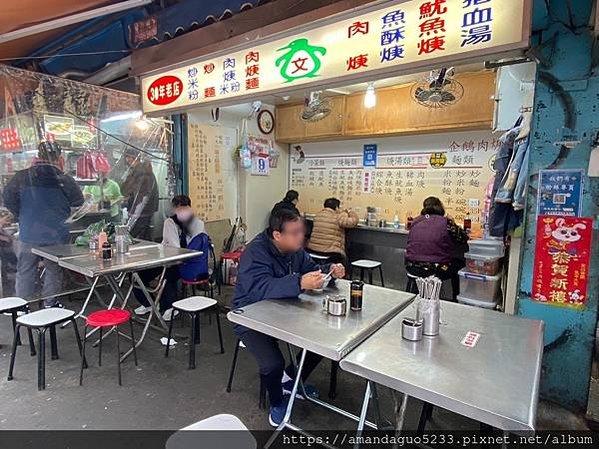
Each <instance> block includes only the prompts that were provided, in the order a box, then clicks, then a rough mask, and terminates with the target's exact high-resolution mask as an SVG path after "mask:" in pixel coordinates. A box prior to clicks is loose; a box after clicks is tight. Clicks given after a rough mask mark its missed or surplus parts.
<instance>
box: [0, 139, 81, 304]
mask: <svg viewBox="0 0 599 449" xmlns="http://www.w3.org/2000/svg"><path fill="white" fill-rule="evenodd" d="M61 163H62V149H61V148H60V145H59V144H57V143H54V142H41V143H40V144H39V146H38V158H37V161H36V162H35V163H34V164H33V165H32V166H31V167H30V168H28V169H26V170H21V171H19V172H17V173H16V174H15V176H14V177H13V178H12V179H11V180H10V182H9V183H8V185H7V186H6V188H5V189H4V204H5V205H6V207H7V208H8V210H10V211H11V212H12V213H13V215H14V216H15V218H16V219H17V220H18V221H19V240H20V245H19V246H20V247H19V255H18V261H17V279H16V291H17V296H19V297H21V298H24V299H26V300H30V299H31V298H32V297H33V295H34V293H35V285H36V279H37V276H38V272H37V269H38V264H39V262H40V260H41V258H40V257H39V256H36V255H35V254H33V253H32V252H31V249H32V248H33V247H34V246H49V245H59V244H65V243H68V240H69V227H68V224H67V223H66V220H67V218H68V217H69V216H70V215H71V208H73V207H79V206H81V205H82V204H83V194H82V193H81V189H80V188H79V186H78V185H77V184H76V183H75V180H74V179H73V178H72V177H70V176H69V175H67V174H65V173H63V172H62V170H61V169H60V168H59V167H60V166H61ZM44 264H45V267H46V272H45V275H44V286H43V288H42V295H43V296H44V297H45V298H46V299H45V300H44V306H45V307H56V306H60V304H59V302H58V300H57V299H56V298H55V297H53V296H52V295H56V294H57V293H59V292H60V290H61V289H62V270H61V268H60V267H59V266H58V264H56V263H54V262H50V261H48V260H44Z"/></svg>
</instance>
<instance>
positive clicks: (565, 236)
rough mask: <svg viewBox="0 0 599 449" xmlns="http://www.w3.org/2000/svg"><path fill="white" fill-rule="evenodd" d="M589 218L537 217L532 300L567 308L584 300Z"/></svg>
mask: <svg viewBox="0 0 599 449" xmlns="http://www.w3.org/2000/svg"><path fill="white" fill-rule="evenodd" d="M592 233H593V220H592V219H591V218H578V217H559V216H548V215H540V216H538V217H537V244H536V249H535V270H534V278H533V287H532V299H533V300H536V301H539V302H547V303H552V304H554V305H564V306H570V307H582V306H583V305H584V304H585V303H586V301H587V284H588V276H589V261H590V256H591V237H592Z"/></svg>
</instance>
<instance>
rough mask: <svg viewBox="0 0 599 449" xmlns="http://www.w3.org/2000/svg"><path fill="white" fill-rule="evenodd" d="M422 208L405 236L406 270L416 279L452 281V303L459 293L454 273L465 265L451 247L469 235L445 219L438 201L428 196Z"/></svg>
mask: <svg viewBox="0 0 599 449" xmlns="http://www.w3.org/2000/svg"><path fill="white" fill-rule="evenodd" d="M422 206H423V207H422V212H420V216H419V217H417V218H416V219H415V220H414V222H413V223H412V227H411V228H410V234H409V235H408V248H407V251H406V271H407V272H408V273H409V274H411V275H413V276H417V277H427V276H437V277H438V278H439V279H441V280H446V279H451V280H452V290H453V298H454V300H455V299H456V296H457V294H458V293H459V278H458V276H457V272H458V270H460V269H461V268H462V267H464V263H463V261H461V260H459V259H455V258H454V253H455V251H454V248H455V246H456V245H464V244H465V243H466V242H467V241H468V235H467V234H466V232H465V231H464V230H463V229H462V228H461V227H459V226H458V225H457V224H456V223H455V222H454V221H453V220H452V219H451V218H448V217H446V216H445V208H444V207H443V203H442V202H441V200H440V199H439V198H437V197H434V196H429V197H428V198H427V199H425V200H424V203H423V204H422Z"/></svg>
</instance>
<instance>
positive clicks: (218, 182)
mask: <svg viewBox="0 0 599 449" xmlns="http://www.w3.org/2000/svg"><path fill="white" fill-rule="evenodd" d="M188 142H189V149H188V152H189V154H188V156H189V164H188V166H189V173H188V174H189V196H190V198H191V202H192V205H193V208H194V210H195V211H196V213H197V214H198V215H199V216H200V218H202V219H203V220H204V221H214V220H221V219H225V218H235V217H236V216H237V200H236V199H237V167H236V164H235V161H234V160H233V151H234V149H235V147H236V146H237V129H235V128H225V127H221V126H214V125H209V124H205V123H193V122H191V121H190V123H189V125H188Z"/></svg>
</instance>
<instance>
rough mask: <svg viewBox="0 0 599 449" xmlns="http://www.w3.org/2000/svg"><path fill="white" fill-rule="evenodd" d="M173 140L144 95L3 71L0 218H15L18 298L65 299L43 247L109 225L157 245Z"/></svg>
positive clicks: (8, 226) (8, 225) (170, 179)
mask: <svg viewBox="0 0 599 449" xmlns="http://www.w3.org/2000/svg"><path fill="white" fill-rule="evenodd" d="M171 134H172V133H171V131H170V123H169V122H168V121H165V120H158V119H147V118H145V117H143V116H142V113H141V110H140V101H139V96H137V95H134V94H130V93H125V92H120V91H115V90H110V89H105V88H101V87H97V86H92V85H87V84H83V83H79V82H75V81H71V80H67V79H61V78H55V77H51V76H47V75H42V74H39V73H34V72H28V71H24V70H19V69H15V68H12V67H8V66H0V190H1V193H2V195H1V196H0V198H1V199H0V206H1V207H2V209H0V215H1V216H3V217H10V219H6V218H4V219H3V220H2V221H1V222H0V232H2V233H4V234H8V235H11V236H12V237H13V238H14V241H15V243H16V244H17V245H18V247H19V248H20V249H19V251H20V254H19V261H18V266H17V270H18V275H17V277H16V284H17V286H16V289H17V294H18V295H20V296H24V297H31V296H33V294H34V290H36V289H38V288H39V287H40V286H39V285H37V284H43V285H44V286H43V290H42V294H43V296H46V297H47V296H49V295H52V294H55V293H57V292H58V291H60V289H61V285H62V278H61V275H60V273H59V270H56V272H55V271H54V270H52V269H48V267H46V274H45V276H44V280H43V282H40V279H39V276H38V273H37V263H35V262H36V261H35V260H34V259H35V256H34V255H32V254H31V252H30V249H31V247H33V246H39V245H54V244H61V243H69V242H72V241H74V240H75V238H76V237H77V235H79V234H80V233H82V232H83V231H84V230H85V229H86V228H87V227H88V226H89V225H90V224H91V223H95V222H99V221H101V220H104V221H105V222H107V223H113V224H126V225H128V226H129V229H130V232H131V233H132V234H133V236H134V237H137V238H144V239H151V238H152V237H154V236H153V232H152V231H153V229H154V228H156V229H161V224H162V220H163V218H164V215H165V213H164V209H166V208H162V209H163V210H162V211H161V210H160V209H161V207H160V206H161V201H160V199H161V198H164V199H165V201H164V202H165V203H168V198H170V197H171V196H172V194H173V191H172V190H173V188H172V186H173V185H174V174H173V171H172V169H171V168H170V167H171V163H170V161H171V151H170V147H171ZM9 212H10V213H9ZM22 255H24V256H22ZM6 265H7V266H8V265H9V261H8V258H6ZM13 265H14V264H13ZM2 266H3V267H4V266H5V257H4V256H3V258H2ZM8 288H9V290H10V289H11V287H10V286H9V287H8ZM4 294H6V292H4Z"/></svg>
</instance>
